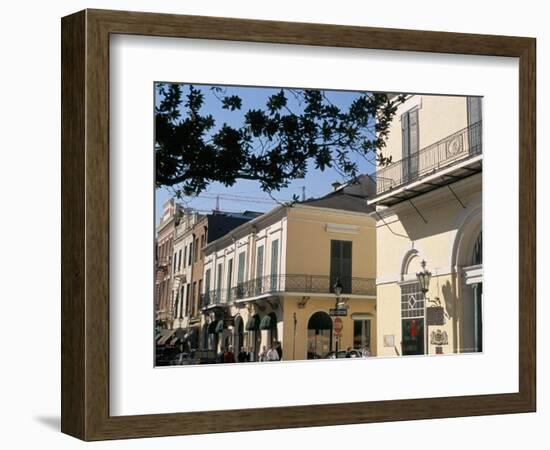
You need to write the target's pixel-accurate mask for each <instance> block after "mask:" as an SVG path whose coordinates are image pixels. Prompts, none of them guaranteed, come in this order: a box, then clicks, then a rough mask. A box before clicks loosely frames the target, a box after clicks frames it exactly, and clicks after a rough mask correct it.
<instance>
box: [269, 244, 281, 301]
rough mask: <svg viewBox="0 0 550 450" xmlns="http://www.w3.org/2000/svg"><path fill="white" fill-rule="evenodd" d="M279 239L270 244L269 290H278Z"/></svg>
mask: <svg viewBox="0 0 550 450" xmlns="http://www.w3.org/2000/svg"><path fill="white" fill-rule="evenodd" d="M278 275H279V239H275V240H274V241H272V242H271V286H270V288H271V290H272V291H276V290H278V289H279V276H278Z"/></svg>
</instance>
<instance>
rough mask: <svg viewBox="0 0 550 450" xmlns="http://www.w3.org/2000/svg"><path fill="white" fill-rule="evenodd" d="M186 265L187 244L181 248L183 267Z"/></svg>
mask: <svg viewBox="0 0 550 450" xmlns="http://www.w3.org/2000/svg"><path fill="white" fill-rule="evenodd" d="M186 266H187V245H186V246H185V247H184V248H183V268H184V269H185V267H186Z"/></svg>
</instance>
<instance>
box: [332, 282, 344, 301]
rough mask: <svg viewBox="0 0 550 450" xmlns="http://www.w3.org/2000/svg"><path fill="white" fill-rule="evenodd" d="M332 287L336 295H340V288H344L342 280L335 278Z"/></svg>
mask: <svg viewBox="0 0 550 450" xmlns="http://www.w3.org/2000/svg"><path fill="white" fill-rule="evenodd" d="M332 288H333V289H334V293H335V294H336V297H340V294H341V293H342V289H344V286H342V282H341V281H340V277H338V278H336V283H334V286H333V287H332Z"/></svg>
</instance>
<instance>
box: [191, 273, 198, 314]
mask: <svg viewBox="0 0 550 450" xmlns="http://www.w3.org/2000/svg"><path fill="white" fill-rule="evenodd" d="M197 292H198V290H197V282H196V281H194V282H193V292H192V293H191V298H192V300H193V301H192V302H191V308H190V310H191V311H190V314H189V315H190V316H194V315H195V305H196V304H197V303H196V298H197Z"/></svg>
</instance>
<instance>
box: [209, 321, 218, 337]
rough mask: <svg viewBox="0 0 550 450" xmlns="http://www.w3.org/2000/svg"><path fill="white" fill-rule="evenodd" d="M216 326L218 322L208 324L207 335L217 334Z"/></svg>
mask: <svg viewBox="0 0 550 450" xmlns="http://www.w3.org/2000/svg"><path fill="white" fill-rule="evenodd" d="M217 325H218V322H210V323H209V324H208V333H209V334H214V333H217V331H216V328H217Z"/></svg>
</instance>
